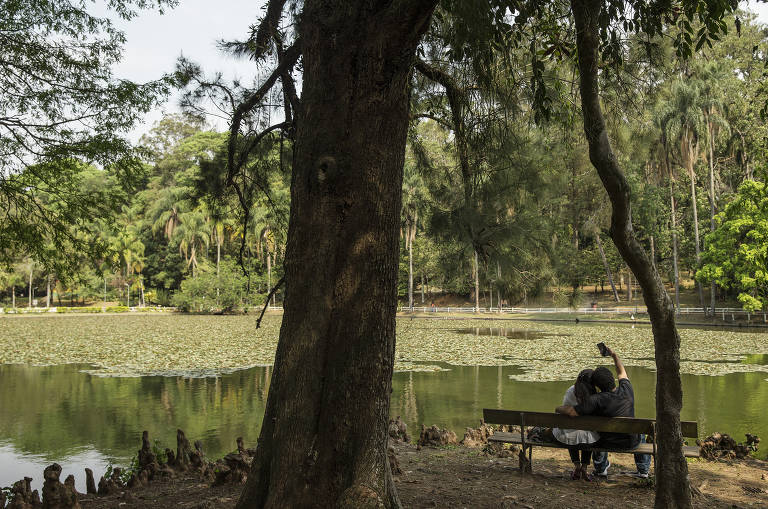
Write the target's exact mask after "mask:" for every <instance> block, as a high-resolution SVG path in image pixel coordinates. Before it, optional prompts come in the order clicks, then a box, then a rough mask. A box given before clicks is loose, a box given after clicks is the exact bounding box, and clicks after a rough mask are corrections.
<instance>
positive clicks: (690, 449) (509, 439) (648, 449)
mask: <svg viewBox="0 0 768 509" xmlns="http://www.w3.org/2000/svg"><path fill="white" fill-rule="evenodd" d="M488 441H489V442H500V443H505V444H522V437H521V436H520V433H504V432H498V431H497V432H496V433H494V434H493V435H492V436H490V437H488ZM525 442H526V443H527V444H528V445H535V446H538V447H552V448H555V449H566V448H567V447H568V446H567V445H565V444H561V443H560V442H542V441H541V440H532V439H531V438H528V437H527V438H526V439H525ZM589 450H590V451H605V452H615V453H627V454H630V453H631V454H651V455H652V454H653V444H639V445H638V446H637V447H636V448H634V449H609V448H605V447H595V448H591V449H589ZM683 454H685V456H686V457H687V458H698V457H699V454H700V450H699V448H698V447H695V446H690V445H686V446H683Z"/></svg>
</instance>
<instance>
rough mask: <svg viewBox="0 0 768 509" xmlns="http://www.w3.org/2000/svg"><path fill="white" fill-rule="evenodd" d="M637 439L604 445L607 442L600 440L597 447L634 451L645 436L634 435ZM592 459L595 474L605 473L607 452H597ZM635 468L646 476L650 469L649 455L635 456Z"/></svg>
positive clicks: (643, 440) (607, 463)
mask: <svg viewBox="0 0 768 509" xmlns="http://www.w3.org/2000/svg"><path fill="white" fill-rule="evenodd" d="M635 437H637V438H633V439H631V441H630V442H629V443H626V444H625V443H623V442H619V443H615V442H614V443H605V442H608V441H603V440H602V439H601V440H599V441H598V442H597V445H598V446H602V447H611V448H613V447H616V448H626V449H634V448H635V447H637V444H638V443H644V442H645V435H635ZM592 459H593V460H594V461H595V471H596V472H605V469H606V468H608V465H610V463H609V462H608V453H607V452H597V451H595V453H594V454H593V456H592ZM635 466H636V467H637V471H638V472H639V473H641V474H647V473H648V471H649V470H650V469H651V455H650V454H635Z"/></svg>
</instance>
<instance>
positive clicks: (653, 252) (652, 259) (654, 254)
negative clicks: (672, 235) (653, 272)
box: [651, 235, 656, 268]
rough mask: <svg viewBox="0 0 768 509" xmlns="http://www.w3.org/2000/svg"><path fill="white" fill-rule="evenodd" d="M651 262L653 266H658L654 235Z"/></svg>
mask: <svg viewBox="0 0 768 509" xmlns="http://www.w3.org/2000/svg"><path fill="white" fill-rule="evenodd" d="M651 263H652V264H653V268H656V249H655V246H654V243H653V235H651Z"/></svg>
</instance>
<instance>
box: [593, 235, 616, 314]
mask: <svg viewBox="0 0 768 509" xmlns="http://www.w3.org/2000/svg"><path fill="white" fill-rule="evenodd" d="M595 240H597V250H598V251H600V258H601V259H602V260H603V267H604V268H605V275H606V276H608V282H609V283H611V290H612V291H613V298H614V299H615V300H616V302H619V292H617V291H616V285H615V284H613V276H612V275H611V268H610V267H609V266H608V259H607V258H606V257H605V251H603V241H601V240H600V232H595Z"/></svg>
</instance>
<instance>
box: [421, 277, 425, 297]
mask: <svg viewBox="0 0 768 509" xmlns="http://www.w3.org/2000/svg"><path fill="white" fill-rule="evenodd" d="M421 303H422V304H424V272H423V271H422V272H421Z"/></svg>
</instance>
